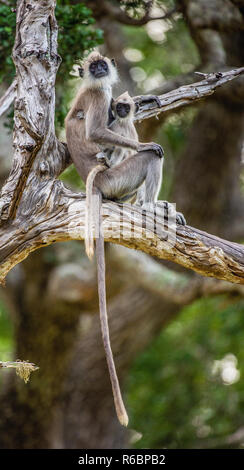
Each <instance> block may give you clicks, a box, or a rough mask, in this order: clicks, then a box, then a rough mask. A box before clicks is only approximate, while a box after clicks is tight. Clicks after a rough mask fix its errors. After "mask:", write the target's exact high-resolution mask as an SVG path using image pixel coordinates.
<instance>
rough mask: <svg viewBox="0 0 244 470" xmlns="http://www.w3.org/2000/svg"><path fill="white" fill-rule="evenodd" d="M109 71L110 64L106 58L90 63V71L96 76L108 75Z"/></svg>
mask: <svg viewBox="0 0 244 470" xmlns="http://www.w3.org/2000/svg"><path fill="white" fill-rule="evenodd" d="M108 71H109V70H108V64H107V62H106V61H105V60H95V61H94V62H92V63H91V64H90V65H89V72H90V74H91V75H92V76H93V77H94V78H102V77H106V75H108Z"/></svg>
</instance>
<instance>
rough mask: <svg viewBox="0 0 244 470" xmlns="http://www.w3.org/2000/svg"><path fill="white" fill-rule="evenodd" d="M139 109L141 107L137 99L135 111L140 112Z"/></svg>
mask: <svg viewBox="0 0 244 470" xmlns="http://www.w3.org/2000/svg"><path fill="white" fill-rule="evenodd" d="M139 109H140V105H139V103H138V102H137V101H136V102H135V113H138V111H139Z"/></svg>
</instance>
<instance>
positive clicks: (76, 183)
mask: <svg viewBox="0 0 244 470" xmlns="http://www.w3.org/2000/svg"><path fill="white" fill-rule="evenodd" d="M59 179H61V180H62V181H64V183H66V184H67V185H68V186H71V187H73V188H75V189H80V190H81V191H84V190H85V184H84V183H83V181H82V180H81V178H80V176H79V174H78V172H77V170H76V168H75V167H74V165H70V166H69V167H68V168H66V170H65V171H64V172H63V173H62V175H61V176H60V178H59Z"/></svg>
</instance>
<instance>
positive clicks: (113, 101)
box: [110, 97, 115, 110]
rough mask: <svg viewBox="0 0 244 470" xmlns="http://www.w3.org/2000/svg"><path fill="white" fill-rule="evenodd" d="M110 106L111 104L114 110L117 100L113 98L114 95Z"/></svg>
mask: <svg viewBox="0 0 244 470" xmlns="http://www.w3.org/2000/svg"><path fill="white" fill-rule="evenodd" d="M110 106H111V108H112V109H113V110H114V107H115V100H114V99H113V97H112V98H111V102H110Z"/></svg>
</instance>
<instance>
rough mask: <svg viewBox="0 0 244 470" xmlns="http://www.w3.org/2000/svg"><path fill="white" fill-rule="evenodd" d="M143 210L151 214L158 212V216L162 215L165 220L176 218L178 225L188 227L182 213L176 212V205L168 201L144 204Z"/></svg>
mask: <svg viewBox="0 0 244 470" xmlns="http://www.w3.org/2000/svg"><path fill="white" fill-rule="evenodd" d="M141 208H142V209H144V210H146V211H149V212H155V211H156V213H157V215H159V216H160V215H162V216H163V217H165V218H171V219H173V218H175V219H176V223H177V224H178V225H186V219H185V217H184V215H183V214H182V213H181V212H176V210H175V206H174V204H171V203H170V202H168V201H157V202H144V204H142V205H141Z"/></svg>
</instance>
